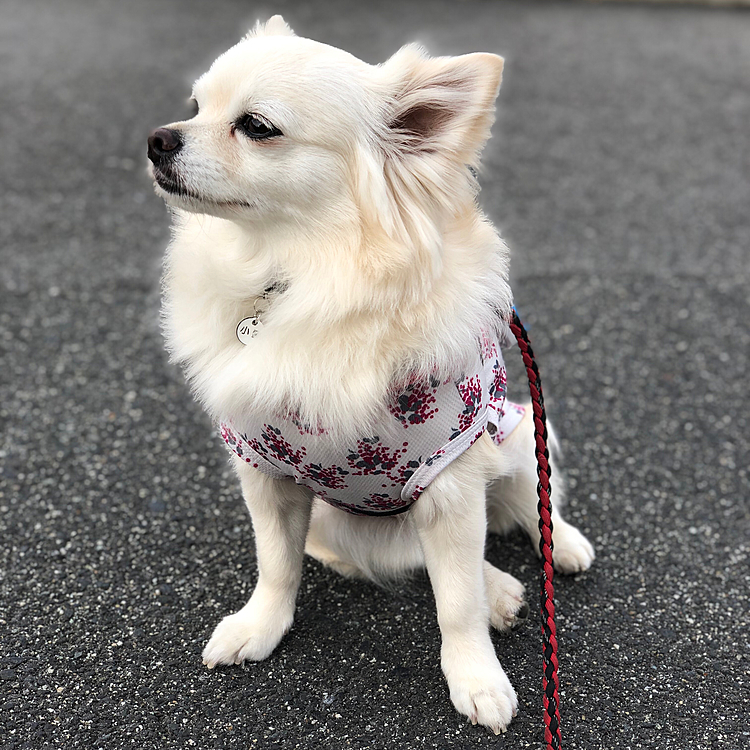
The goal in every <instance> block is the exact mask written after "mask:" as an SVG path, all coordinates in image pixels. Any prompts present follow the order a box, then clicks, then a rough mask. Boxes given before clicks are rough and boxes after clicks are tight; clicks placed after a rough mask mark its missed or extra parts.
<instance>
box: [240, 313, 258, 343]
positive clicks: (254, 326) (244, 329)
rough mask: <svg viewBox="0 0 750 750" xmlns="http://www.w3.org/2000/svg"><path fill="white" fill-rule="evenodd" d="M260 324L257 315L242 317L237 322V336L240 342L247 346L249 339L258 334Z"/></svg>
mask: <svg viewBox="0 0 750 750" xmlns="http://www.w3.org/2000/svg"><path fill="white" fill-rule="evenodd" d="M260 326H261V322H260V318H259V317H258V316H257V315H251V316H250V317H249V318H243V319H242V320H241V321H240V322H239V323H237V338H238V339H239V340H240V343H242V344H245V346H247V345H248V344H249V343H250V339H254V338H255V337H256V336H257V335H258V331H259V330H260Z"/></svg>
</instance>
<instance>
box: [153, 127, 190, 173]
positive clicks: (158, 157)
mask: <svg viewBox="0 0 750 750" xmlns="http://www.w3.org/2000/svg"><path fill="white" fill-rule="evenodd" d="M181 147H182V138H180V134H179V132H178V131H177V130H170V129H169V128H157V129H156V130H154V132H153V133H151V135H150V136H149V137H148V158H149V159H151V161H152V162H154V164H157V163H158V162H160V161H164V159H168V158H169V157H171V156H174V155H175V154H176V153H177V152H178V151H179V150H180V148H181Z"/></svg>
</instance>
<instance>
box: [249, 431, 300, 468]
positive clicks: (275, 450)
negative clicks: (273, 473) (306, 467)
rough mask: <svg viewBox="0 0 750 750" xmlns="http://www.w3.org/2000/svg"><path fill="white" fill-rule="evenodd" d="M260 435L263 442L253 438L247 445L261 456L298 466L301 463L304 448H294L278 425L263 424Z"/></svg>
mask: <svg viewBox="0 0 750 750" xmlns="http://www.w3.org/2000/svg"><path fill="white" fill-rule="evenodd" d="M260 436H261V438H263V442H261V441H260V440H256V439H253V440H251V441H250V443H249V445H250V447H251V448H252V449H253V450H254V451H256V452H257V453H260V455H261V456H267V457H268V456H270V457H272V458H275V459H276V460H277V461H281V462H282V463H285V464H291V465H294V466H299V465H300V464H301V463H302V459H303V458H304V457H305V452H306V451H305V448H304V447H300V449H299V450H295V449H294V448H293V447H292V444H291V443H289V442H288V441H287V440H286V439H285V438H284V436H283V435H282V434H281V430H280V429H279V428H278V427H272V426H271V425H269V424H264V425H263V429H262V430H261V433H260Z"/></svg>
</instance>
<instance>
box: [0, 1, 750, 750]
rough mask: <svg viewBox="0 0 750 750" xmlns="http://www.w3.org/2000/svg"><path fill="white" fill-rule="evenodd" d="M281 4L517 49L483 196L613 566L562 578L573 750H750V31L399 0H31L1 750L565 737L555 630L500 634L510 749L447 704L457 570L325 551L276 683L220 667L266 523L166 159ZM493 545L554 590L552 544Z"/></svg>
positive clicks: (726, 16)
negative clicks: (328, 561)
mask: <svg viewBox="0 0 750 750" xmlns="http://www.w3.org/2000/svg"><path fill="white" fill-rule="evenodd" d="M376 6H377V7H376ZM277 11H281V12H283V13H284V14H285V15H286V17H287V19H288V20H289V21H290V22H291V23H292V25H294V26H295V27H296V29H297V30H298V32H299V33H301V34H304V35H306V36H311V37H313V38H316V39H319V40H322V41H325V42H329V43H331V44H334V45H337V46H341V47H344V48H346V49H348V50H350V51H352V52H354V53H356V54H358V55H360V56H361V57H363V58H364V59H366V60H368V61H372V62H375V61H378V60H381V59H382V58H383V57H384V56H386V55H387V54H388V53H389V52H390V51H393V50H395V49H396V47H397V46H398V45H400V44H401V43H403V42H406V41H409V40H412V39H414V38H417V39H420V40H423V41H425V42H426V43H427V44H428V46H429V48H430V49H431V50H432V51H433V52H437V53H456V52H461V51H471V50H488V51H496V52H499V53H501V54H503V55H505V57H506V75H505V82H504V84H503V89H502V91H501V96H500V100H499V118H498V122H497V125H496V127H495V137H494V140H493V141H492V143H491V145H490V146H489V148H488V149H487V152H486V159H485V170H484V174H483V177H482V183H483V193H482V200H483V203H484V205H485V206H486V209H487V211H488V212H489V213H490V215H491V216H492V217H493V219H494V220H495V221H496V222H497V223H498V225H499V226H500V227H501V228H502V230H503V233H504V235H505V237H506V238H507V239H508V240H509V242H510V244H511V246H512V249H513V253H514V255H513V257H514V260H513V281H514V289H515V293H516V298H517V302H518V304H519V307H520V310H521V313H522V314H523V316H524V318H525V320H526V322H527V323H529V324H530V325H531V336H532V340H533V342H534V345H535V349H536V352H537V354H538V356H539V360H540V365H541V368H542V373H543V376H544V383H545V386H546V393H547V401H548V410H549V413H550V415H551V417H552V419H553V420H554V422H555V423H556V425H557V428H558V431H559V432H560V434H561V436H562V442H563V446H564V450H565V454H566V466H567V472H568V475H569V478H570V487H571V489H570V509H569V515H570V518H571V520H573V521H574V522H575V523H576V524H578V525H579V526H580V527H581V528H582V529H583V530H584V531H585V532H586V533H587V534H588V535H589V536H590V538H591V539H592V541H594V542H595V544H596V545H597V550H598V558H597V561H596V563H595V566H594V568H593V569H592V570H591V571H590V572H588V573H586V574H584V575H581V576H578V577H577V578H563V577H559V578H557V579H556V580H557V596H558V629H559V639H560V658H561V667H560V673H561V679H562V713H563V738H564V746H565V747H567V748H586V749H588V748H608V749H609V748H618V749H620V748H622V749H623V750H628V749H631V748H632V749H634V748H659V749H660V750H667V749H669V748H686V747H690V748H700V749H713V748H728V749H731V750H739V749H740V748H744V747H747V746H748V745H750V722H748V709H749V707H750V668H749V666H748V664H749V663H750V634H749V630H750V628H749V625H750V577H749V576H750V564H749V561H748V556H749V553H750V511H749V501H748V490H749V487H748V473H747V465H748V453H749V448H750V441H749V439H748V404H749V402H750V398H749V397H748V384H747V376H748V354H749V352H750V346H749V343H750V334H749V333H748V320H750V293H749V292H748V289H749V288H750V287H749V286H748V282H749V281H750V187H749V182H748V175H750V148H749V143H748V141H749V138H748V135H749V133H750V86H748V80H749V79H748V75H749V73H750V14H749V13H748V12H744V11H741V10H715V9H708V8H701V7H696V6H678V5H675V6H671V7H664V6H654V5H650V4H647V5H639V4H633V3H627V4H611V3H608V4H603V5H599V4H596V3H581V4H578V3H562V2H557V3H543V2H538V3H524V2H500V1H495V2H432V3H427V2H412V3H407V2H391V1H390V0H387V1H384V2H380V3H377V4H375V3H372V4H364V3H361V4H360V3H358V4H355V3H344V2H341V1H340V0H336V1H331V0H328V1H326V2H323V1H322V0H321V1H320V2H318V1H316V2H306V3H302V2H300V3H294V2H289V1H288V2H277V3H275V4H273V5H271V4H269V5H265V6H255V5H252V4H251V3H247V2H233V1H230V0H217V1H215V2H198V1H197V0H184V1H178V0H159V2H147V1H146V0H134V1H132V2H131V1H128V2H114V0H112V1H111V2H97V1H96V0H56V2H54V3H52V2H46V3H45V2H42V1H41V0H5V1H4V2H3V4H2V6H1V7H0V102H1V103H2V105H1V106H0V146H1V147H0V154H1V155H2V157H1V159H2V168H1V169H0V205H1V206H2V209H1V210H2V216H1V217H0V252H1V253H2V256H1V257H0V278H1V279H2V286H1V287H0V290H1V291H0V295H2V297H1V299H0V356H1V358H2V364H1V366H0V389H1V396H2V402H1V403H2V407H1V409H2V411H0V418H1V419H2V453H1V454H0V457H1V459H2V474H0V538H1V539H2V578H1V579H0V604H1V611H0V636H1V637H2V650H1V651H0V659H1V664H0V747H2V748H7V749H11V748H13V749H14V750H15V749H18V750H20V749H21V748H28V749H31V750H37V749H42V748H65V750H74V749H75V748H86V749H92V750H96V749H97V748H102V749H104V750H110V749H111V750H118V749H119V748H143V749H144V750H149V749H151V748H159V749H160V750H161V749H166V748H169V749H171V748H191V747H195V748H233V749H234V748H265V747H275V746H279V747H284V748H333V749H334V750H337V749H338V748H395V747H402V748H433V747H445V748H469V747H499V748H508V749H510V748H513V749H515V748H526V747H532V748H538V747H540V745H541V740H542V729H541V727H542V724H541V708H540V702H541V668H540V662H541V659H540V653H539V651H540V635H539V630H538V626H537V624H536V623H534V624H533V626H527V627H526V628H524V629H522V630H520V631H519V632H517V633H514V634H513V635H511V636H509V637H496V638H495V642H496V646H497V651H498V654H499V656H500V660H501V662H502V663H503V665H504V666H505V668H506V670H507V672H508V673H509V675H510V677H511V680H512V681H513V683H514V685H515V687H516V689H517V691H518V694H519V700H520V711H519V716H518V718H517V719H516V720H515V721H514V722H513V724H512V726H511V728H510V729H509V731H508V732H507V734H505V735H503V736H502V737H499V738H495V737H494V736H492V735H490V734H489V733H488V732H487V731H486V730H484V729H482V728H480V727H472V726H471V725H469V724H467V723H465V722H464V721H462V719H461V718H460V717H459V716H458V715H457V714H456V713H455V711H454V710H453V708H452V706H451V704H450V700H449V698H448V692H447V689H446V686H445V683H444V681H443V678H442V676H441V674H440V666H439V633H438V627H437V624H436V621H435V611H434V604H433V600H432V596H431V592H430V589H429V584H428V582H427V580H426V579H425V578H418V579H417V580H415V581H414V582H412V583H409V584H404V585H403V586H399V587H397V589H396V591H394V592H387V591H382V590H379V589H378V588H375V587H373V586H371V585H368V584H365V583H361V582H352V581H348V580H344V579H342V578H339V577H337V576H336V575H334V574H333V573H331V572H329V571H327V570H324V569H323V568H322V567H321V566H320V565H318V564H317V563H314V562H311V561H308V562H307V563H306V565H305V571H304V576H303V583H302V588H301V591H300V596H299V608H298V613H297V621H296V623H295V625H294V628H293V630H292V632H291V633H290V634H289V636H288V637H287V638H286V639H285V640H284V641H283V643H282V645H281V646H280V648H279V649H278V650H277V651H276V653H275V654H274V655H273V656H272V657H271V658H270V659H269V660H268V661H266V662H263V663H261V664H252V665H249V666H246V667H244V668H239V667H235V668H231V669H216V670H214V671H208V670H207V669H205V668H204V667H203V666H202V664H201V660H200V652H201V648H202V646H203V644H204V643H205V641H206V639H207V637H208V636H209V634H210V633H211V630H212V628H213V627H214V625H215V624H216V622H217V621H218V620H219V618H221V616H222V615H224V614H226V613H228V612H230V611H232V610H233V609H235V608H237V607H238V606H239V605H240V604H241V603H242V602H244V600H245V599H246V598H247V597H248V595H249V593H250V591H251V589H252V586H253V582H254V579H255V561H254V552H253V544H252V532H251V528H250V524H249V521H248V519H247V517H246V514H245V510H244V507H243V504H242V501H241V498H240V495H239V491H238V486H237V483H236V481H235V479H234V478H233V476H232V475H231V473H230V471H229V469H228V464H227V454H226V452H225V450H224V449H223V447H222V446H221V445H220V441H219V439H218V438H217V437H216V435H215V434H214V433H213V432H212V430H211V427H210V424H209V422H208V421H207V419H206V418H205V417H204V416H203V414H202V413H201V411H200V409H199V408H198V406H196V405H195V404H194V403H193V401H192V400H191V397H190V395H189V394H188V392H187V390H186V388H185V386H184V383H183V379H182V376H181V374H180V373H179V372H178V371H177V370H175V369H174V368H173V367H171V366H169V365H168V364H167V361H166V357H165V355H164V353H163V346H162V341H161V337H160V333H159V329H158V274H159V263H160V256H161V253H162V250H163V248H164V246H165V243H166V241H167V237H168V217H167V212H166V210H165V208H164V206H163V204H162V203H161V202H160V201H159V200H158V199H157V198H156V197H154V195H153V194H152V190H151V187H150V183H149V180H148V178H147V176H146V173H145V162H146V156H145V140H146V136H147V134H148V132H149V130H150V129H151V128H152V127H155V126H157V125H159V124H163V123H165V122H168V121H170V120H172V119H176V117H177V115H178V114H179V113H180V112H181V111H182V109H181V108H182V107H183V106H184V101H185V98H186V96H187V95H188V93H189V90H190V82H191V80H192V78H193V77H194V76H195V75H196V74H198V73H200V72H201V71H202V70H203V69H204V68H205V67H206V66H207V64H208V63H209V62H210V61H211V60H212V59H213V57H214V56H215V54H216V53H218V52H220V51H222V50H223V49H224V48H226V47H228V46H229V45H231V44H233V43H234V42H235V41H236V40H237V39H239V37H240V36H241V35H242V34H243V33H244V32H245V31H246V30H247V28H248V27H249V26H250V25H251V24H252V23H253V22H254V20H255V19H256V18H257V17H259V16H263V17H265V16H267V15H269V14H270V13H271V12H277ZM334 135H335V134H334ZM506 359H509V360H512V361H513V367H512V374H513V382H512V389H511V390H512V393H513V395H515V396H517V397H520V396H522V395H523V383H522V379H521V378H522V372H521V367H520V364H519V361H518V357H516V356H513V355H512V354H509V355H508V356H507V357H506ZM488 556H489V559H490V560H492V561H493V562H494V563H496V564H498V565H500V566H501V567H503V568H505V569H507V570H509V571H510V572H512V573H513V574H515V575H516V576H518V577H519V578H521V579H522V580H523V581H524V582H525V583H526V585H527V587H528V589H529V591H530V594H531V597H532V599H533V598H534V597H535V592H536V587H537V563H536V560H535V558H534V556H533V554H532V552H531V549H530V548H529V546H528V544H527V543H526V541H525V540H524V539H522V538H521V537H520V536H514V537H512V538H510V539H509V540H501V539H499V538H495V537H493V538H491V539H490V540H489V542H488Z"/></svg>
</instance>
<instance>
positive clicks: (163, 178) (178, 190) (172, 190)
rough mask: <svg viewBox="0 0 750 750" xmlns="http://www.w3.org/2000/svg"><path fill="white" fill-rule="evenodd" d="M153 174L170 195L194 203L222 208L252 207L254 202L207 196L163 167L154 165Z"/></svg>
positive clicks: (158, 183) (155, 180) (156, 181)
mask: <svg viewBox="0 0 750 750" xmlns="http://www.w3.org/2000/svg"><path fill="white" fill-rule="evenodd" d="M152 176H153V178H154V182H155V183H156V184H157V185H158V186H159V187H160V188H161V189H162V190H163V191H164V192H165V193H169V194H170V195H174V196H178V197H180V198H185V199H187V200H188V201H191V202H194V203H202V204H206V203H208V204H211V205H214V206H221V207H222V208H252V204H250V203H247V202H246V201H237V200H216V199H214V198H207V197H206V196H205V195H200V194H199V193H196V192H195V191H193V190H190V189H189V188H188V187H186V185H185V184H184V182H183V181H182V180H181V179H180V178H179V177H178V176H177V175H175V174H174V173H172V172H171V171H170V172H166V171H163V170H162V169H160V168H158V167H156V166H154V167H153V169H152Z"/></svg>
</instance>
